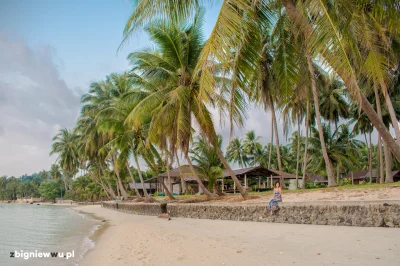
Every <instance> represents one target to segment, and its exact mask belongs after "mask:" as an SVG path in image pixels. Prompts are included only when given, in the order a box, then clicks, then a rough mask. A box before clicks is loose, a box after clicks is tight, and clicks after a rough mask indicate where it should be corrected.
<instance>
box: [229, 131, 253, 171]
mask: <svg viewBox="0 0 400 266" xmlns="http://www.w3.org/2000/svg"><path fill="white" fill-rule="evenodd" d="M225 156H226V159H227V160H228V162H230V163H236V164H238V165H239V166H240V167H246V166H247V164H248V162H249V158H248V157H247V154H246V152H245V150H244V147H243V143H242V140H241V139H239V138H233V139H232V140H231V141H230V142H229V144H228V147H227V148H226V155H225Z"/></svg>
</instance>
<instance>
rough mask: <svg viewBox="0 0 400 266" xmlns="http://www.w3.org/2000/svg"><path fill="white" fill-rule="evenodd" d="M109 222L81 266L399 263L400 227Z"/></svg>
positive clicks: (91, 209)
mask: <svg viewBox="0 0 400 266" xmlns="http://www.w3.org/2000/svg"><path fill="white" fill-rule="evenodd" d="M75 209H77V210H80V211H84V212H87V213H93V214H95V215H96V216H98V217H102V218H103V219H106V220H108V221H107V222H106V229H105V230H104V232H103V233H102V234H101V235H100V236H99V238H98V239H97V240H95V241H96V242H97V243H96V247H95V248H94V249H93V250H91V251H89V253H88V254H86V256H85V258H84V260H83V261H82V263H81V264H80V265H82V266H86V265H107V266H108V265H117V266H118V265H135V266H137V265H280V266H282V265H307V266H310V265H385V266H390V265H400V249H399V248H400V240H399V239H400V230H399V229H391V228H359V227H331V226H317V225H291V224H270V223H256V222H236V221H214V220H195V219H183V218H172V220H171V221H168V220H166V219H160V218H156V217H151V216H137V215H131V214H125V213H121V212H116V211H113V210H109V209H105V208H101V207H100V206H82V207H77V208H75Z"/></svg>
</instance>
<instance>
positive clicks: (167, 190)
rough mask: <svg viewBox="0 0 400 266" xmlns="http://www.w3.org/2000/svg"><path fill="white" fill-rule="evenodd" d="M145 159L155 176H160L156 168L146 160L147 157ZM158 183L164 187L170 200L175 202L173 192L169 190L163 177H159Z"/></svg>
mask: <svg viewBox="0 0 400 266" xmlns="http://www.w3.org/2000/svg"><path fill="white" fill-rule="evenodd" d="M143 159H144V160H145V161H146V163H147V165H148V166H149V167H150V168H151V170H153V172H154V174H155V175H158V170H157V168H156V167H154V165H153V164H152V163H151V162H150V161H149V159H147V158H146V156H144V157H143ZM157 180H158V182H159V183H160V184H161V186H162V187H163V189H164V191H165V194H166V195H167V196H168V198H169V199H170V200H174V199H175V198H174V196H172V194H171V192H170V191H169V189H168V188H167V186H166V185H165V184H164V180H163V179H162V178H161V177H157Z"/></svg>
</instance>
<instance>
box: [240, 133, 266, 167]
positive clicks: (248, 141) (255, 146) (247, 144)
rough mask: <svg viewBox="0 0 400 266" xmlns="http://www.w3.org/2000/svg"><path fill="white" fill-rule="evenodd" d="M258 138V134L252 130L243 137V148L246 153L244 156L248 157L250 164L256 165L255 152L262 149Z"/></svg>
mask: <svg viewBox="0 0 400 266" xmlns="http://www.w3.org/2000/svg"><path fill="white" fill-rule="evenodd" d="M260 138H261V137H260V136H256V133H255V132H254V130H251V131H249V132H247V133H246V135H245V137H244V139H243V150H244V152H245V153H246V155H247V156H246V157H247V158H248V160H249V164H250V165H251V166H254V165H256V159H255V157H256V155H257V153H258V152H259V151H260V150H261V149H262V145H261V143H260V142H258V140H259V139H260Z"/></svg>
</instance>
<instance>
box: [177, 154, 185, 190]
mask: <svg viewBox="0 0 400 266" xmlns="http://www.w3.org/2000/svg"><path fill="white" fill-rule="evenodd" d="M175 157H176V162H177V163H178V169H179V175H180V178H181V187H182V194H185V193H186V190H187V188H186V182H185V179H184V177H183V176H182V171H181V163H180V162H179V157H178V153H177V152H175Z"/></svg>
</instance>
